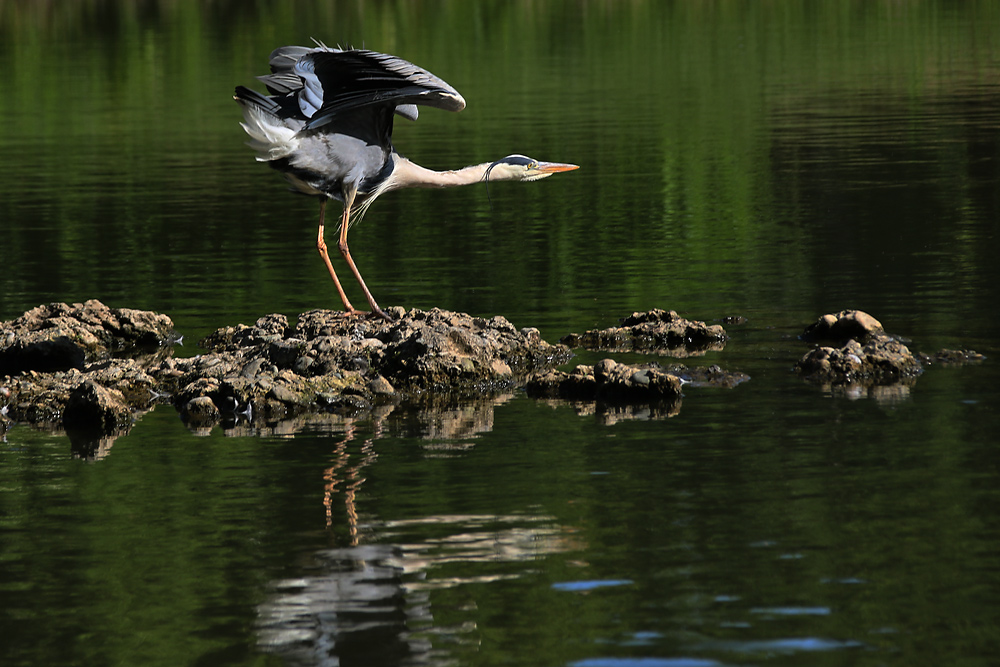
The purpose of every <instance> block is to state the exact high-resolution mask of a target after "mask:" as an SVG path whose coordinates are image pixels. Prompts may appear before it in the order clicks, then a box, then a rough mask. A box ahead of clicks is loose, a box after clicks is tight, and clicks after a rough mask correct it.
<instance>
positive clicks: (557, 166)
mask: <svg viewBox="0 0 1000 667" xmlns="http://www.w3.org/2000/svg"><path fill="white" fill-rule="evenodd" d="M579 168H580V165H577V164H566V163H565V162H539V163H538V166H537V167H535V169H536V170H537V171H540V172H543V173H546V174H557V173H559V172H560V171H573V170H574V169H579Z"/></svg>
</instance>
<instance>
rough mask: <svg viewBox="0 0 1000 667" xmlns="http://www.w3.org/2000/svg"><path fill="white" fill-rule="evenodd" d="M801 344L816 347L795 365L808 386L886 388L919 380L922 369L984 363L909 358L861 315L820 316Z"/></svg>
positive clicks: (964, 353) (969, 357)
mask: <svg viewBox="0 0 1000 667" xmlns="http://www.w3.org/2000/svg"><path fill="white" fill-rule="evenodd" d="M801 338H802V339H803V340H807V341H810V342H815V343H817V346H816V347H814V348H813V349H812V350H810V351H809V352H807V353H806V354H805V356H803V357H802V358H801V359H800V360H799V361H798V363H797V364H796V370H797V371H798V372H799V373H801V374H802V375H803V376H804V377H807V378H808V379H810V380H816V381H820V382H824V383H831V384H839V385H843V384H852V383H860V384H867V385H888V384H893V383H898V382H900V381H903V380H906V379H907V378H913V377H915V376H917V375H919V374H921V373H922V372H923V371H924V365H925V364H927V365H930V364H943V365H946V364H951V365H955V364H967V363H976V362H979V361H982V360H983V359H984V358H985V357H983V355H981V354H978V353H977V352H975V351H972V350H941V351H940V352H937V353H935V354H932V355H928V354H918V355H914V354H913V353H912V352H910V350H909V348H908V347H907V346H906V345H905V344H904V343H903V342H902V341H901V340H900V339H899V338H898V337H896V336H891V335H889V334H887V333H886V332H885V330H884V329H883V327H882V324H881V323H880V322H879V321H878V320H876V319H875V318H874V317H872V316H871V315H869V314H868V313H865V312H863V311H860V310H842V311H840V312H839V313H832V314H828V315H824V316H823V317H821V318H819V320H817V321H816V322H814V323H813V324H811V325H809V326H808V327H807V328H806V330H805V331H804V332H803V333H802V336H801ZM908 391H909V385H908V384H907V385H906V386H905V387H903V388H900V391H899V392H897V393H896V394H893V396H896V395H897V394H904V395H908ZM882 393H885V392H882Z"/></svg>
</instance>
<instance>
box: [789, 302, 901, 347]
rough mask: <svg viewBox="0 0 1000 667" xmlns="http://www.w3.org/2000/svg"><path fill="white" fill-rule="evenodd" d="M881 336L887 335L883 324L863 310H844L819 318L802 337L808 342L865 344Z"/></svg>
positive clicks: (807, 328)
mask: <svg viewBox="0 0 1000 667" xmlns="http://www.w3.org/2000/svg"><path fill="white" fill-rule="evenodd" d="M881 335H885V330H884V329H883V328H882V323H881V322H879V321H878V320H876V319H875V318H874V317H872V316H871V315H869V314H868V313H866V312H864V311H861V310H842V311H840V312H839V313H833V314H827V315H824V316H823V317H821V318H819V319H818V320H816V322H814V323H813V324H810V325H809V326H808V327H806V330H805V331H804V332H803V333H802V336H801V337H802V339H803V340H807V341H834V342H841V343H843V342H847V341H848V340H851V339H853V340H856V341H858V342H860V343H864V342H865V341H868V340H871V339H872V338H874V337H877V336H881Z"/></svg>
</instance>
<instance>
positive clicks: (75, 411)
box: [63, 380, 132, 435]
mask: <svg viewBox="0 0 1000 667" xmlns="http://www.w3.org/2000/svg"><path fill="white" fill-rule="evenodd" d="M63 425H64V426H65V427H66V429H67V430H77V431H84V432H87V433H93V434H100V435H113V434H120V433H122V432H124V431H127V430H128V429H129V428H131V426H132V410H131V408H129V406H128V405H127V404H126V403H125V398H124V396H122V393H121V392H120V391H118V390H116V389H109V388H107V387H102V386H101V385H99V384H97V383H96V382H94V381H93V380H85V381H84V382H82V383H81V384H79V385H78V386H77V387H76V388H75V389H74V390H73V391H72V393H71V394H70V395H69V400H68V401H67V402H66V409H65V410H64V412H63Z"/></svg>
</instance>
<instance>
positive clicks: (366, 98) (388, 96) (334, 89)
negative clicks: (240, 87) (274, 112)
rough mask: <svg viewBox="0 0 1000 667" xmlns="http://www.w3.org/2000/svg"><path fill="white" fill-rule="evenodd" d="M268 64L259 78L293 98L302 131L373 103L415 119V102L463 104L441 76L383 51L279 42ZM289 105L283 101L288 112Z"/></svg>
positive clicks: (448, 107) (459, 107) (442, 106)
mask: <svg viewBox="0 0 1000 667" xmlns="http://www.w3.org/2000/svg"><path fill="white" fill-rule="evenodd" d="M270 64H271V72H272V73H271V74H269V75H266V76H262V77H258V78H259V79H260V80H261V81H263V82H264V84H265V85H266V86H267V89H268V91H269V92H270V93H271V94H272V95H275V96H276V97H279V98H281V97H284V98H285V100H287V101H291V100H292V99H294V100H295V101H296V102H297V106H298V108H299V113H298V114H295V115H296V116H297V117H299V118H301V119H302V120H305V121H306V125H305V127H304V128H303V129H306V130H314V129H316V128H319V127H322V126H323V125H326V124H327V123H329V122H331V121H332V120H334V118H335V117H336V116H337V115H338V114H343V113H344V112H349V111H352V110H355V109H359V108H362V107H366V106H371V105H384V106H389V107H393V108H394V109H395V111H396V113H399V114H400V115H402V116H404V117H406V118H409V119H410V120H415V119H416V117H417V110H416V108H415V106H414V105H418V104H421V105H425V106H432V107H437V108H439V109H446V110H448V111H461V110H462V109H464V108H465V100H464V99H463V98H462V96H461V95H460V94H459V93H458V91H457V90H455V89H454V88H452V87H451V86H449V85H448V84H447V83H445V82H444V81H443V80H441V79H439V78H438V77H436V76H434V75H433V74H431V73H430V72H428V71H427V70H425V69H422V68H420V67H417V66H416V65H414V64H413V63H411V62H408V61H406V60H403V59H402V58H397V57H396V56H392V55H388V54H385V53H378V52H376V51H367V50H362V49H351V50H347V51H340V50H335V49H329V48H327V47H324V46H320V48H308V47H303V46H283V47H281V48H279V49H276V50H275V51H274V52H273V53H272V54H271V58H270ZM290 106H291V105H286V104H281V107H282V108H283V109H284V110H286V112H287V111H288V110H289V107H290Z"/></svg>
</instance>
